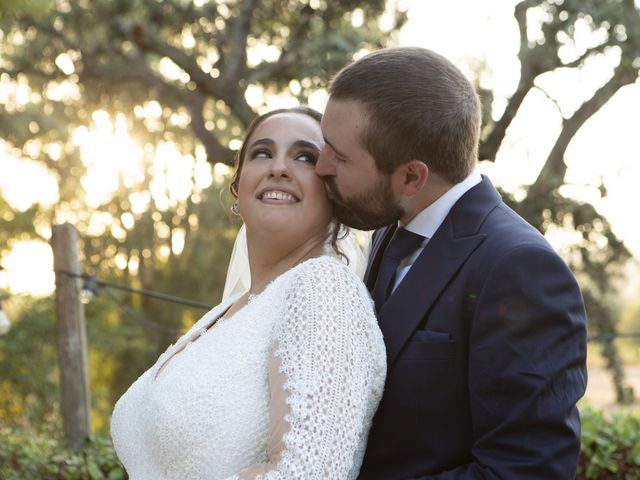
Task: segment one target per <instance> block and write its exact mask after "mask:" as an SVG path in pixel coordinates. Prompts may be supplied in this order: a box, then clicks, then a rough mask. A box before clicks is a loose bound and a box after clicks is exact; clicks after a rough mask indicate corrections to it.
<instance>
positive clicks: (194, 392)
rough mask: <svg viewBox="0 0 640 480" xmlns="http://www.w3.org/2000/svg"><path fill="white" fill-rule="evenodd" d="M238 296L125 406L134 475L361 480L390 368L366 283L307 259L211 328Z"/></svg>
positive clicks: (157, 479) (122, 435)
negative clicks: (374, 419)
mask: <svg viewBox="0 0 640 480" xmlns="http://www.w3.org/2000/svg"><path fill="white" fill-rule="evenodd" d="M237 297H238V295H235V296H233V297H231V298H229V299H227V300H226V301H224V302H223V303H222V304H220V305H218V306H217V307H215V308H214V309H213V310H211V311H210V312H209V313H207V314H206V315H204V317H202V318H201V319H200V320H199V321H198V322H197V323H196V324H195V325H194V326H193V328H191V330H189V332H187V333H186V334H185V335H183V336H182V337H181V338H180V339H179V340H178V341H177V342H176V344H175V345H172V346H170V347H169V348H168V349H167V351H166V352H165V353H164V354H162V355H161V356H160V358H159V359H158V361H157V362H156V364H155V365H154V366H153V367H151V368H150V369H149V370H147V371H146V372H145V373H144V374H143V375H142V376H141V377H140V378H139V379H138V380H137V381H136V382H135V383H134V384H133V385H132V386H131V387H130V388H129V390H127V392H126V393H125V394H124V395H123V396H122V398H121V399H120V400H119V401H118V403H117V404H116V406H115V409H114V412H113V416H112V419H111V435H112V438H113V443H114V446H115V448H116V452H117V454H118V457H119V458H120V460H121V461H122V463H123V464H124V466H125V468H126V469H127V472H128V473H129V476H130V478H131V479H132V480H164V479H167V480H168V479H176V480H177V479H180V480H186V479H208V480H214V479H226V478H233V479H236V478H238V479H240V478H264V479H298V478H300V479H347V478H349V479H350V478H355V477H356V476H357V474H358V471H359V468H360V464H361V462H362V457H363V455H364V450H365V446H366V441H367V434H368V430H369V427H370V425H371V420H372V417H373V414H374V412H375V409H376V407H377V405H378V402H379V401H380V398H381V396H382V389H383V384H384V379H385V373H386V356H385V348H384V343H383V340H382V335H381V333H380V330H379V328H378V324H377V321H376V319H375V316H374V311H373V306H372V302H371V300H370V297H369V293H368V292H367V290H366V287H365V286H364V285H363V284H362V282H361V281H360V280H359V279H358V278H357V276H356V275H355V274H354V273H353V272H352V271H351V270H349V269H348V267H346V266H345V265H343V264H342V263H340V262H339V261H338V260H336V259H335V258H333V257H330V256H323V257H320V258H316V259H312V260H307V261H306V262H304V263H302V264H300V265H298V266H296V267H295V268H293V269H291V270H290V271H288V272H286V273H284V274H283V275H281V276H280V277H278V278H277V279H275V280H274V281H273V282H272V283H271V284H270V285H269V286H268V287H267V288H266V289H265V290H264V291H263V292H262V293H261V294H260V295H258V296H256V297H254V298H253V299H252V301H250V302H249V303H248V304H247V305H246V306H245V307H243V308H242V309H241V310H239V311H237V312H236V313H235V314H234V315H233V316H231V317H230V318H222V319H221V320H220V321H218V322H217V323H216V324H215V325H214V326H213V327H212V328H211V329H209V330H208V331H207V332H206V333H204V334H203V335H200V332H201V331H202V330H203V329H205V328H206V327H207V326H208V325H210V324H211V322H212V321H214V320H215V319H217V318H218V317H220V316H221V315H222V314H224V312H225V311H226V310H227V309H228V307H229V306H230V305H231V304H232V303H233V302H234V301H235V299H236V298H237Z"/></svg>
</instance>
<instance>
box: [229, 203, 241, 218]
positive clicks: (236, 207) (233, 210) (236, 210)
mask: <svg viewBox="0 0 640 480" xmlns="http://www.w3.org/2000/svg"><path fill="white" fill-rule="evenodd" d="M231 213H233V214H234V215H240V205H238V202H233V203H232V204H231Z"/></svg>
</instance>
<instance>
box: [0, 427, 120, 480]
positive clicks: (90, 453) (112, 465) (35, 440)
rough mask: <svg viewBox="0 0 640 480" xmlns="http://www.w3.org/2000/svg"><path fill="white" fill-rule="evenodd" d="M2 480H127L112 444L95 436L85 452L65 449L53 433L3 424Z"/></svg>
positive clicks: (1, 448)
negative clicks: (25, 429) (33, 431)
mask: <svg viewBox="0 0 640 480" xmlns="http://www.w3.org/2000/svg"><path fill="white" fill-rule="evenodd" d="M0 438H2V443H0V478H2V480H31V479H35V478H37V479H41V480H102V479H104V480H124V479H126V478H128V477H127V474H126V472H125V471H124V468H123V467H122V465H121V464H120V462H119V461H118V458H117V457H116V454H115V451H114V450H113V446H112V445H111V442H110V441H109V440H108V439H107V438H104V437H102V436H98V435H96V436H94V437H93V438H92V439H91V440H90V441H89V442H88V443H87V445H86V448H85V449H84V451H82V452H77V451H73V450H70V449H68V448H65V447H64V446H63V441H62V439H60V438H58V437H57V436H56V435H55V434H54V433H53V432H52V431H51V430H49V431H45V432H42V433H37V434H36V433H32V432H25V431H23V430H18V429H11V428H8V427H6V426H3V425H2V424H0Z"/></svg>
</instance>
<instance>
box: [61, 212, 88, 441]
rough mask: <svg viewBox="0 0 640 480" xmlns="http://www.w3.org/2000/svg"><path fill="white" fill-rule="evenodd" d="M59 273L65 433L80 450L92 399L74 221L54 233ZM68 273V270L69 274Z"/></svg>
mask: <svg viewBox="0 0 640 480" xmlns="http://www.w3.org/2000/svg"><path fill="white" fill-rule="evenodd" d="M51 248H52V250H53V268H54V270H55V272H56V317H57V322H56V323H57V330H58V363H59V367H60V390H61V394H62V398H61V410H62V421H63V426H64V434H65V438H66V441H67V444H68V445H69V447H71V448H74V449H80V448H82V447H83V446H84V445H85V442H86V440H87V439H88V438H89V436H90V434H91V423H90V422H91V421H90V412H91V402H90V399H89V377H88V368H87V335H86V330H85V319H84V305H83V304H82V302H81V301H80V290H81V288H82V286H81V281H80V278H78V277H75V276H72V275H69V274H68V273H71V274H79V273H81V271H80V263H79V261H78V231H77V230H76V229H75V227H74V226H73V225H71V224H68V223H65V224H64V225H54V226H53V228H52V234H51ZM65 272H68V273H65Z"/></svg>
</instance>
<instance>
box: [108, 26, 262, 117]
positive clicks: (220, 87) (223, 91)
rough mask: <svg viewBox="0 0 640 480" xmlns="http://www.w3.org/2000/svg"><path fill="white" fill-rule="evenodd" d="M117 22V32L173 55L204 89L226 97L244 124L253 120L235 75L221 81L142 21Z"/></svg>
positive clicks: (251, 112)
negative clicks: (152, 33) (148, 28)
mask: <svg viewBox="0 0 640 480" xmlns="http://www.w3.org/2000/svg"><path fill="white" fill-rule="evenodd" d="M114 22H115V25H116V28H117V29H118V32H119V33H120V34H121V35H122V36H123V37H124V38H126V39H128V40H130V41H133V42H134V43H135V44H136V45H138V46H139V47H140V48H141V49H142V50H147V51H152V52H155V53H157V54H159V55H162V56H165V57H167V58H169V59H171V60H172V61H173V62H174V63H175V64H176V65H178V66H179V67H180V68H182V69H183V70H184V71H185V72H187V73H188V74H189V76H190V78H191V80H193V81H194V82H195V83H196V85H197V86H198V88H199V90H200V91H201V92H203V93H205V94H208V95H210V96H212V97H214V98H219V99H221V100H223V101H224V102H225V103H226V104H227V105H228V106H229V108H230V109H231V111H232V112H233V113H234V114H235V116H236V117H238V119H239V120H240V121H241V123H243V124H244V125H245V126H246V125H248V124H249V123H250V122H251V120H252V119H253V117H254V116H255V113H254V112H253V110H251V107H249V105H248V104H247V102H246V100H245V98H244V89H243V88H241V87H240V85H239V84H240V80H241V79H240V78H236V79H235V80H234V81H233V82H231V81H230V80H228V83H226V82H225V83H222V82H220V81H219V80H218V79H216V78H213V77H212V76H211V75H209V74H208V73H205V72H204V71H203V70H202V69H201V68H200V66H199V65H198V63H197V62H196V60H195V58H194V57H192V56H190V55H188V54H186V53H185V52H183V51H182V50H180V49H178V48H175V47H172V46H170V45H168V44H166V43H165V42H162V41H158V40H156V39H155V38H154V37H153V36H152V35H151V34H149V33H148V32H147V30H146V29H145V28H144V27H143V26H142V25H139V24H129V23H127V22H126V21H125V20H124V19H122V18H117V19H116V20H115V21H114Z"/></svg>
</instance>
